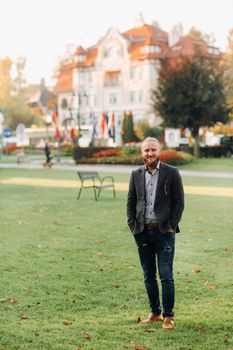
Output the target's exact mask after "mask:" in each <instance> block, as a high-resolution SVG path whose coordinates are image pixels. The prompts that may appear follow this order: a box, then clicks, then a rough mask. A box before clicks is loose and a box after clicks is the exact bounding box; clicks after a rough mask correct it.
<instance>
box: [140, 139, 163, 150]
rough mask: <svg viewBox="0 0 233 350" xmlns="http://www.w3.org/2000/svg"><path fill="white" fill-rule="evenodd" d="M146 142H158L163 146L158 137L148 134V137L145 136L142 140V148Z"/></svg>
mask: <svg viewBox="0 0 233 350" xmlns="http://www.w3.org/2000/svg"><path fill="white" fill-rule="evenodd" d="M146 142H156V143H157V144H158V145H159V147H161V145H160V142H159V140H158V139H156V138H155V137H151V136H148V137H147V138H145V140H143V141H142V144H141V149H142V147H143V146H144V144H145V143H146Z"/></svg>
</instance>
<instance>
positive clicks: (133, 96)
mask: <svg viewBox="0 0 233 350" xmlns="http://www.w3.org/2000/svg"><path fill="white" fill-rule="evenodd" d="M130 102H131V103H141V102H142V92H141V91H131V92H130Z"/></svg>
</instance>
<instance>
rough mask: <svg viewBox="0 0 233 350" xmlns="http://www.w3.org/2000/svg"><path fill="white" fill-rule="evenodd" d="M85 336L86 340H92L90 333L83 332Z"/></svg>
mask: <svg viewBox="0 0 233 350" xmlns="http://www.w3.org/2000/svg"><path fill="white" fill-rule="evenodd" d="M83 335H84V337H85V338H87V339H91V335H90V334H89V333H87V332H83Z"/></svg>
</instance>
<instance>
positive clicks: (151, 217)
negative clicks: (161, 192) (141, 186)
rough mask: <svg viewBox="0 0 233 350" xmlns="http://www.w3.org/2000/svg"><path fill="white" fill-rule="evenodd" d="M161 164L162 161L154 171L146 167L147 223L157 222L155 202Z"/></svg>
mask: <svg viewBox="0 0 233 350" xmlns="http://www.w3.org/2000/svg"><path fill="white" fill-rule="evenodd" d="M159 166H160V161H158V164H157V166H156V169H155V171H154V172H153V173H149V172H148V170H147V169H146V172H145V185H146V211H145V224H148V223H149V222H157V217H156V215H155V212H154V204H155V197H156V190H157V185H158V179H159Z"/></svg>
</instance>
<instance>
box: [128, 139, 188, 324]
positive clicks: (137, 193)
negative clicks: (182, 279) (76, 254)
mask: <svg viewBox="0 0 233 350" xmlns="http://www.w3.org/2000/svg"><path fill="white" fill-rule="evenodd" d="M159 154H160V142H159V141H158V140H157V139H155V138H152V137H148V138H146V139H145V140H144V141H143V142H142V145H141V155H142V159H143V161H144V164H145V165H144V166H143V167H141V168H139V169H137V170H134V171H133V172H132V175H131V179H130V183H129V191H128V199H127V218H128V225H129V228H130V230H131V232H132V233H133V235H134V239H135V241H136V244H137V247H138V252H139V257H140V262H141V266H142V270H143V273H144V282H145V287H146V290H147V294H148V299H149V304H150V309H151V312H150V314H149V315H148V317H147V318H146V319H145V320H143V321H141V322H140V324H148V323H152V322H155V321H163V328H164V329H165V330H172V329H173V328H174V311H173V308H174V297H175V288H174V279H173V259H174V252H175V236H176V235H175V233H176V232H179V226H178V224H179V221H180V220H181V216H182V213H183V209H184V192H183V185H182V181H181V177H180V174H179V172H178V170H177V169H176V168H174V167H172V166H170V165H167V164H165V163H162V162H161V161H160V160H159ZM157 270H158V274H159V277H160V281H161V284H162V306H161V303H160V296H159V288H158V282H157Z"/></svg>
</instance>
